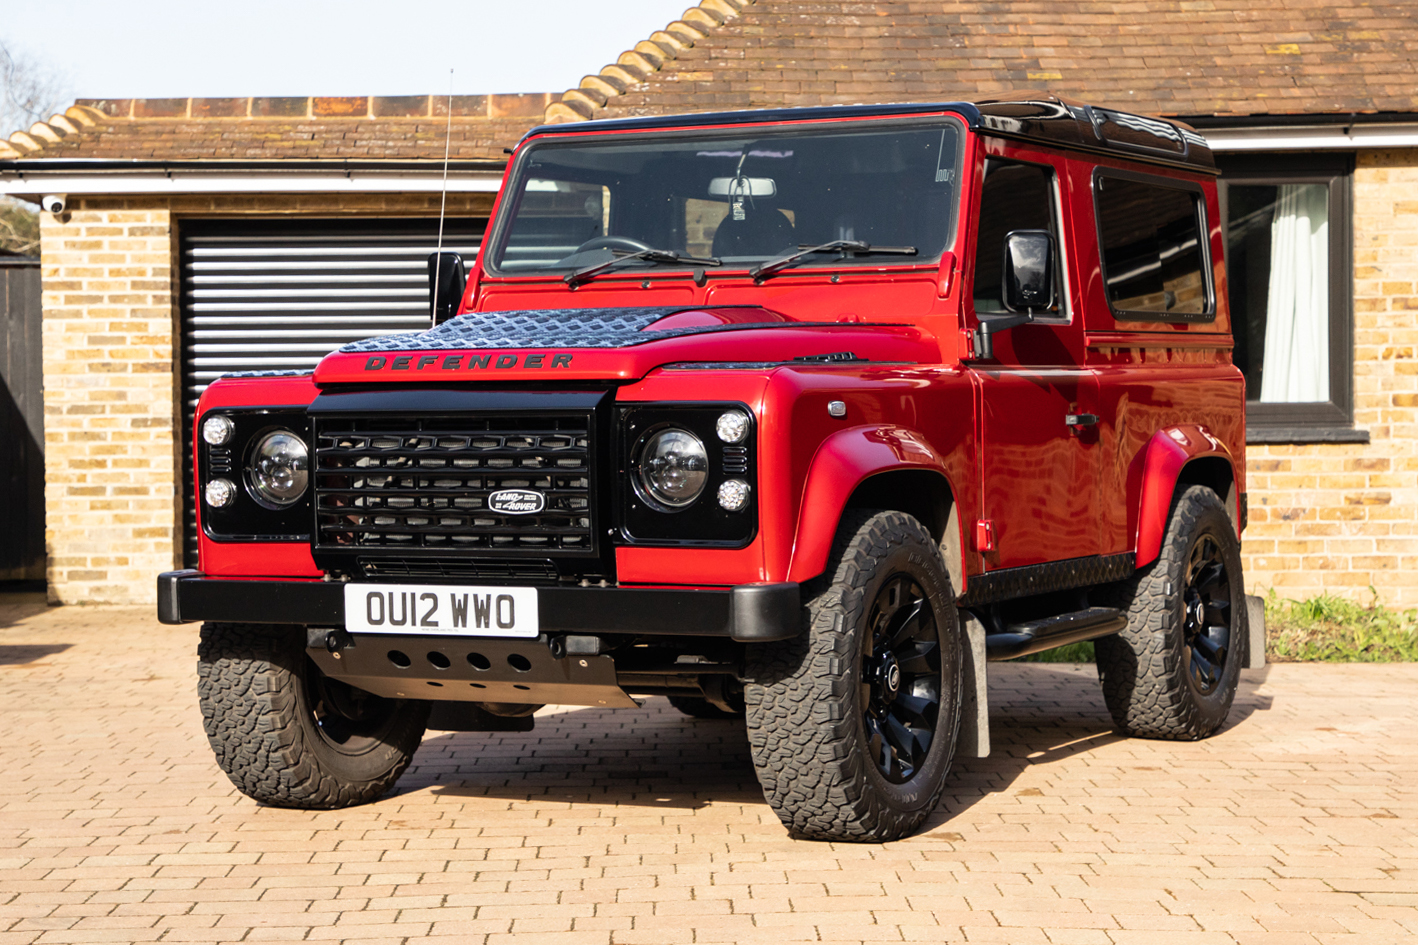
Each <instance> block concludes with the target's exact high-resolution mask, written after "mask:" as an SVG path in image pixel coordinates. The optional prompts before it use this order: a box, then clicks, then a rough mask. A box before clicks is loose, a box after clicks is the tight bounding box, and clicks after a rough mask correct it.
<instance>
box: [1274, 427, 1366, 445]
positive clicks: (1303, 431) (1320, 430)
mask: <svg viewBox="0 0 1418 945" xmlns="http://www.w3.org/2000/svg"><path fill="white" fill-rule="evenodd" d="M1367 442H1369V431H1368V430H1356V429H1354V428H1353V427H1325V426H1296V427H1272V426H1263V427H1247V428H1246V443H1247V444H1248V445H1249V444H1265V443H1293V444H1301V443H1367Z"/></svg>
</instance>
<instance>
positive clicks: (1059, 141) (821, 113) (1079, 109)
mask: <svg viewBox="0 0 1418 945" xmlns="http://www.w3.org/2000/svg"><path fill="white" fill-rule="evenodd" d="M936 112H953V113H954V114H957V115H959V116H961V117H962V118H964V119H965V122H966V124H968V125H969V126H970V128H971V129H972V130H974V131H977V132H979V133H981V134H987V135H996V136H999V137H1004V138H1016V139H1020V140H1026V141H1036V142H1039V143H1042V144H1046V145H1049V146H1051V147H1056V148H1069V149H1071V150H1077V151H1091V152H1094V153H1105V154H1113V155H1115V156H1117V157H1126V158H1129V159H1131V160H1140V161H1145V162H1148V163H1153V164H1169V165H1174V166H1177V167H1184V168H1186V169H1187V170H1192V171H1197V170H1201V171H1204V172H1210V173H1216V162H1215V160H1214V159H1213V158H1212V155H1211V148H1210V146H1209V145H1208V144H1207V143H1206V139H1205V138H1203V137H1202V136H1201V135H1199V134H1197V133H1196V131H1194V130H1193V129H1192V128H1191V127H1190V126H1189V125H1185V124H1183V123H1181V122H1179V121H1173V120H1171V119H1168V118H1153V117H1150V116H1146V115H1134V114H1131V113H1130V112H1123V111H1118V110H1116V109H1112V108H1102V107H1099V106H1096V105H1085V104H1083V103H1081V102H1074V101H1070V100H1068V99H1063V98H1059V97H1058V96H1055V95H1043V94H1031V95H1025V96H1021V97H1018V98H999V99H992V100H989V101H981V102H903V103H899V104H891V105H817V106H811V107H807V108H766V109H755V110H752V111H735V112H699V113H695V114H690V115H653V116H648V117H640V118H610V119H602V120H600V121H584V122H575V123H572V124H569V125H566V124H560V125H538V126H537V127H535V128H533V129H532V130H530V131H528V132H527V133H526V134H525V135H523V138H522V140H524V141H525V140H526V139H527V138H529V137H531V136H532V135H539V134H565V133H567V132H573V133H579V132H584V131H648V130H652V129H656V128H684V127H694V126H696V125H706V126H707V125H735V124H750V123H758V122H765V121H769V122H772V121H812V120H814V119H820V118H881V117H890V116H894V115H902V116H904V115H921V114H929V113H936Z"/></svg>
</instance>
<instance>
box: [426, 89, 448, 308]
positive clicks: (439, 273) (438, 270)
mask: <svg viewBox="0 0 1418 945" xmlns="http://www.w3.org/2000/svg"><path fill="white" fill-rule="evenodd" d="M452 149H453V70H452V69H449V70H448V122H447V124H446V125H445V127H444V131H443V194H442V196H441V197H440V198H439V202H438V249H437V251H436V253H435V255H434V257H433V258H434V259H435V260H436V261H435V262H434V264H433V311H432V312H430V313H429V314H430V316H431V319H430V320H431V321H432V322H433V323H434V324H437V323H438V284H439V283H440V282H442V281H443V217H444V214H445V213H446V212H447V210H448V155H449V154H450V153H451V152H452Z"/></svg>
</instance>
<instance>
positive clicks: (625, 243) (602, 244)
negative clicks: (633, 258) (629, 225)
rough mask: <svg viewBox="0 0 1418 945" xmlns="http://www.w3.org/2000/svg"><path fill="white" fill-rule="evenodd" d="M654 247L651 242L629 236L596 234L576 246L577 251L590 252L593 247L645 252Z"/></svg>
mask: <svg viewBox="0 0 1418 945" xmlns="http://www.w3.org/2000/svg"><path fill="white" fill-rule="evenodd" d="M652 248H653V247H651V245H650V244H649V243H642V242H641V241H640V240H637V239H633V238H632V237H629V236H596V237H592V238H591V239H589V240H587V241H586V242H584V243H582V244H581V245H580V246H578V247H576V252H577V253H588V252H590V251H591V250H593V249H624V250H627V251H629V252H632V253H643V252H644V251H645V250H647V249H652ZM573 255H574V254H573Z"/></svg>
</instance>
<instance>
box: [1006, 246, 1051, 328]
mask: <svg viewBox="0 0 1418 945" xmlns="http://www.w3.org/2000/svg"><path fill="white" fill-rule="evenodd" d="M1003 289H1004V291H1003V293H1002V294H1001V297H1002V298H1003V299H1004V307H1005V308H1007V309H1009V310H1010V311H1011V312H1030V313H1032V312H1033V311H1034V310H1035V309H1046V308H1049V307H1050V306H1052V305H1053V304H1054V238H1053V236H1052V235H1051V234H1050V233H1049V231H1048V230H1013V231H1011V232H1010V233H1009V234H1008V235H1006V236H1005V238H1004V286H1003Z"/></svg>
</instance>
